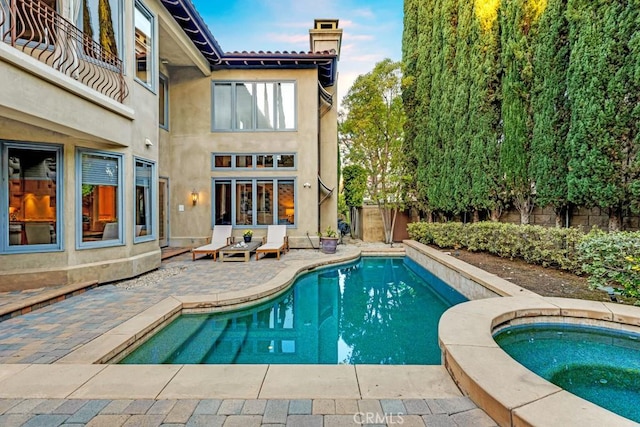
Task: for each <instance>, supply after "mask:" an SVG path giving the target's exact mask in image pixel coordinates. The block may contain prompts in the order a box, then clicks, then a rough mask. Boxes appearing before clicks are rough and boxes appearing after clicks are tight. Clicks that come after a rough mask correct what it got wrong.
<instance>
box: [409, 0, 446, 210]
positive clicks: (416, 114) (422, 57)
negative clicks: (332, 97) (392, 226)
mask: <svg viewBox="0 0 640 427" xmlns="http://www.w3.org/2000/svg"><path fill="white" fill-rule="evenodd" d="M411 1H412V2H414V3H417V4H418V5H417V9H418V10H417V20H418V22H417V25H416V31H417V33H418V34H417V44H416V49H417V53H416V64H415V67H407V69H406V72H407V73H408V74H406V75H405V77H404V78H405V80H409V79H411V80H413V82H414V84H415V96H414V99H415V107H414V109H413V112H412V114H411V115H410V116H409V117H407V121H406V123H407V127H406V128H407V129H411V131H409V133H408V137H409V138H410V139H409V141H408V144H410V146H411V147H412V149H413V150H412V151H411V154H412V156H413V158H414V159H415V160H414V161H413V162H412V164H408V165H407V168H408V170H410V171H411V172H412V174H411V175H412V176H413V177H414V181H415V191H416V199H417V201H418V205H419V207H420V208H421V209H422V210H423V211H425V213H426V217H427V220H428V221H429V222H430V221H432V220H433V215H432V211H433V209H434V208H435V206H434V203H433V202H432V200H431V199H430V198H429V189H430V188H431V185H432V184H431V181H432V179H433V178H432V174H431V170H430V168H429V165H430V159H431V157H432V155H433V154H434V147H433V144H432V143H431V140H432V139H431V137H430V130H429V126H430V120H429V117H430V114H429V111H430V108H431V99H432V96H433V95H432V92H433V90H432V85H431V83H432V79H433V75H434V68H435V65H434V60H435V56H436V54H437V51H436V50H435V49H433V45H434V41H433V37H436V35H437V34H436V33H435V29H434V11H435V10H436V8H437V7H439V4H440V1H439V0H431V1H419V0H411ZM411 16H412V15H409V17H407V15H405V19H410V18H411ZM405 31H406V27H405ZM411 36H412V34H410V35H409V37H411ZM410 53H411V52H410V51H407V54H406V55H408V54H410ZM406 55H405V57H406ZM409 81H410V80H409ZM410 95H411V94H409V96H410Z"/></svg>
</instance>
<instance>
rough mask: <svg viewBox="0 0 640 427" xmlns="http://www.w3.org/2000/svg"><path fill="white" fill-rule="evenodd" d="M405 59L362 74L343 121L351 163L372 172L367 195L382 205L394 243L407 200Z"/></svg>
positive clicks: (345, 103)
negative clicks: (404, 190) (402, 66)
mask: <svg viewBox="0 0 640 427" xmlns="http://www.w3.org/2000/svg"><path fill="white" fill-rule="evenodd" d="M400 81H401V73H400V63H398V62H393V61H391V60H390V59H385V60H383V61H381V62H379V63H377V64H376V65H375V67H374V69H373V70H372V71H371V72H369V73H367V74H363V75H360V76H358V78H357V79H356V81H355V82H354V83H353V86H351V89H349V92H348V93H347V95H346V96H345V97H344V100H343V106H344V107H345V109H346V111H347V113H346V115H345V116H344V119H343V121H342V122H341V123H340V125H339V126H340V135H341V143H342V144H343V145H345V146H347V148H348V152H347V153H346V159H345V160H346V161H347V163H351V164H357V165H361V166H362V167H363V168H364V169H365V170H366V172H367V177H368V179H367V191H366V192H367V195H368V196H369V198H370V199H371V200H372V201H373V202H374V203H376V204H377V205H378V208H379V211H380V214H381V216H382V222H383V225H384V232H385V242H386V243H391V242H392V239H393V228H394V226H395V220H396V215H397V211H398V208H400V207H401V205H402V200H401V195H402V183H403V176H402V171H403V168H402V164H401V160H402V146H403V127H404V121H405V116H404V110H403V107H402V97H401V90H400Z"/></svg>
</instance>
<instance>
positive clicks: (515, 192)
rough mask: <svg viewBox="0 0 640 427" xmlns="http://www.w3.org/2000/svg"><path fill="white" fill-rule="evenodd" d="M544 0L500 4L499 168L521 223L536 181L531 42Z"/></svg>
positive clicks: (525, 218)
mask: <svg viewBox="0 0 640 427" xmlns="http://www.w3.org/2000/svg"><path fill="white" fill-rule="evenodd" d="M539 2H540V3H546V2H545V1H544V0H511V1H507V2H504V3H503V5H502V7H501V14H500V15H501V24H502V25H501V28H502V41H501V43H502V63H503V67H504V74H503V77H502V94H503V99H502V122H503V126H504V139H503V141H502V145H501V147H500V169H501V172H502V174H503V176H504V177H505V179H506V186H507V188H508V189H509V191H510V192H511V196H512V202H513V204H514V206H515V207H516V209H518V211H519V212H520V222H521V223H522V224H528V223H529V215H530V213H531V210H532V209H533V203H534V202H533V194H532V190H533V182H532V179H531V178H530V175H529V163H530V157H531V151H530V147H531V138H532V135H533V114H532V110H531V87H532V85H533V65H532V56H533V52H532V50H533V49H532V45H533V39H534V37H535V31H536V21H537V19H538V17H539V16H540V15H539V14H540V12H541V9H540V8H539V7H538V6H539V5H541V4H540V3H539Z"/></svg>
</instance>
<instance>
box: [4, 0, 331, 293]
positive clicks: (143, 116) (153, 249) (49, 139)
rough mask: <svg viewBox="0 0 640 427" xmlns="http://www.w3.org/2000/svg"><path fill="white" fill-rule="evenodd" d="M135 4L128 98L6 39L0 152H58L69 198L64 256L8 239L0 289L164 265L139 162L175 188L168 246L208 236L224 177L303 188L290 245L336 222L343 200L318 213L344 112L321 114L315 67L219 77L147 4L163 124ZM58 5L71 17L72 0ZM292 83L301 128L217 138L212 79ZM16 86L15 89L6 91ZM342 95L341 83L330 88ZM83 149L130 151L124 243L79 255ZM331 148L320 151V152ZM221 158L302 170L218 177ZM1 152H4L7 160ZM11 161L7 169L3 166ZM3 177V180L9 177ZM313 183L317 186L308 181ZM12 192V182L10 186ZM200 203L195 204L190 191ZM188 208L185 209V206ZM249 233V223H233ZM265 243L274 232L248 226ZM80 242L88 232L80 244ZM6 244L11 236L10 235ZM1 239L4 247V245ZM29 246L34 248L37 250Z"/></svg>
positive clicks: (128, 42) (304, 242) (128, 46)
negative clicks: (138, 63)
mask: <svg viewBox="0 0 640 427" xmlns="http://www.w3.org/2000/svg"><path fill="white" fill-rule="evenodd" d="M134 3H135V2H129V1H124V0H123V2H122V4H123V7H124V16H123V18H122V22H123V23H124V26H123V29H122V31H123V36H122V40H123V49H122V51H123V54H122V55H121V58H122V59H123V60H124V64H125V76H124V78H125V82H126V85H127V87H128V90H129V95H128V97H127V98H126V99H125V100H124V101H123V102H122V103H119V102H117V101H114V100H113V99H111V98H108V97H106V96H104V95H101V94H99V93H98V92H96V91H94V90H93V89H90V88H88V87H85V86H84V85H82V84H81V83H79V82H77V81H75V80H74V79H73V78H71V77H68V76H66V75H64V74H62V73H60V72H58V71H57V70H55V69H53V68H51V67H49V66H48V65H46V64H42V63H40V62H38V61H37V60H35V59H33V58H31V57H30V56H28V55H26V54H24V53H22V52H21V51H19V50H17V49H14V48H13V47H11V46H9V45H7V44H5V43H1V42H0V81H2V82H3V84H2V85H0V145H2V144H14V145H16V144H17V146H19V147H20V146H22V145H23V144H24V146H25V147H26V146H29V145H31V144H43V145H44V146H45V147H47V146H49V145H51V146H59V147H61V152H62V154H61V159H60V160H61V163H62V164H58V168H59V171H60V172H59V175H58V179H60V180H61V181H62V182H58V183H57V185H59V186H61V188H62V191H61V192H60V193H59V195H58V200H57V204H58V206H61V211H60V212H59V215H58V217H57V221H58V224H59V225H58V234H57V239H59V241H60V242H61V244H60V247H59V248H57V249H50V248H45V249H41V248H40V249H39V248H29V247H25V250H24V251H22V252H20V253H17V252H11V251H7V250H4V249H3V248H7V247H9V243H8V242H9V236H6V235H5V236H2V237H0V291H4V290H18V289H27V288H30V287H41V286H53V285H63V284H68V283H77V282H83V281H94V280H95V281H98V282H101V283H104V282H111V281H115V280H120V279H124V278H129V277H132V276H136V275H139V274H141V273H144V272H147V271H150V270H152V269H155V268H157V267H158V266H159V265H160V247H159V242H158V227H159V224H158V219H159V205H158V199H157V193H156V194H155V197H154V199H153V200H152V216H153V221H152V223H153V233H154V234H153V235H154V236H155V238H151V239H148V240H145V241H136V237H135V233H136V228H135V224H136V222H135V206H136V201H135V197H136V180H135V160H136V159H141V160H143V161H145V162H149V163H151V164H153V165H154V166H155V170H154V173H153V175H154V176H153V185H154V186H155V188H154V190H156V191H157V187H158V177H162V178H166V179H168V181H169V193H168V194H169V212H168V218H169V221H170V222H169V224H168V229H169V235H168V239H169V245H173V246H186V247H192V246H196V245H199V244H201V243H204V242H205V240H206V239H207V238H208V237H210V236H211V227H212V224H213V222H212V203H211V195H212V180H213V179H214V178H216V177H225V176H235V177H245V176H246V177H251V178H260V177H263V176H264V177H269V178H270V177H285V178H287V179H293V180H294V183H295V190H294V191H295V195H296V200H295V211H296V214H295V219H296V221H295V224H294V225H290V226H288V230H287V234H288V235H289V238H290V245H291V247H311V244H312V243H311V242H310V239H309V238H308V237H307V235H309V236H310V237H311V240H312V241H314V242H315V246H316V247H317V237H316V232H317V231H318V230H319V229H320V225H321V224H322V225H323V226H326V225H329V224H331V225H332V226H334V227H335V224H336V221H337V194H334V195H333V196H332V197H330V198H328V199H327V200H326V201H325V202H324V203H323V204H322V207H321V212H320V210H319V207H318V200H319V197H320V195H321V194H322V193H321V192H320V189H319V185H318V180H317V177H318V172H319V171H320V174H321V175H322V178H323V180H324V181H325V182H327V183H328V184H329V185H331V186H333V185H337V116H336V111H335V107H334V108H333V109H332V110H330V111H329V112H328V113H327V114H325V115H324V116H323V117H322V118H321V119H319V117H318V110H319V108H318V105H319V101H318V70H317V69H313V68H307V69H290V70H287V69H277V70H276V69H262V70H259V69H246V70H220V71H214V72H210V71H209V69H208V67H209V64H208V62H207V60H206V59H204V57H203V56H202V54H201V53H200V51H199V50H198V49H196V48H195V46H194V45H193V44H192V43H191V41H190V40H189V39H188V38H187V37H186V36H185V34H184V32H183V31H182V30H181V29H180V28H179V26H178V25H177V24H176V22H175V20H174V19H173V17H172V16H171V15H170V14H169V13H168V12H167V10H166V9H165V8H164V7H163V6H162V5H161V4H160V3H159V2H158V1H156V0H145V1H144V2H143V3H144V6H145V7H146V8H147V9H148V10H149V11H150V12H151V14H152V15H153V18H154V23H155V24H154V25H155V28H154V33H155V35H156V38H155V39H154V40H153V42H154V43H155V47H156V49H155V50H154V56H153V57H152V59H153V63H154V64H155V67H157V68H156V70H155V72H156V77H157V73H158V72H159V73H162V74H163V75H164V76H166V77H167V78H168V82H169V83H168V84H169V98H168V105H169V123H168V129H162V128H160V127H159V125H158V102H159V98H158V91H157V78H156V79H154V80H155V82H154V87H153V88H151V89H150V88H148V87H146V86H144V85H142V84H141V83H140V82H138V81H136V80H135V78H134V76H135V74H136V70H135V61H134V46H133V45H134V43H133V41H134V28H133V22H134V18H133V15H134ZM60 10H67V7H66V1H64V0H63V1H62V2H61V7H60ZM212 80H233V81H244V80H246V81H260V80H271V81H295V82H296V89H297V96H296V107H297V127H296V129H295V130H291V131H282V132H275V131H270V132H212V131H211V108H212V106H211V82H212ZM6 83H8V84H6ZM329 89H330V90H331V91H333V92H334V94H335V87H334V88H329ZM78 149H88V150H96V151H99V152H104V153H108V154H117V155H121V156H122V162H121V168H122V180H121V182H120V184H119V185H120V186H121V190H122V199H121V201H122V214H121V216H120V217H119V218H118V221H119V222H121V223H122V224H123V228H122V231H123V240H122V243H121V244H117V245H110V246H105V247H92V248H81V247H79V245H78V244H77V241H78V239H80V240H82V237H81V236H82V224H77V222H78V220H77V218H78V212H79V209H81V206H82V201H81V199H80V198H79V194H80V193H81V191H80V187H81V186H80V183H79V182H77V178H76V177H77V176H79V175H78V174H79V173H80V172H79V169H80V166H79V165H80V163H79V162H78V157H79V154H78V151H77V150H78ZM319 150H321V151H322V154H320V153H319ZM213 152H232V153H269V152H273V153H280V152H287V153H295V154H296V162H297V166H296V167H295V169H293V170H275V171H274V170H272V171H270V172H269V171H267V172H263V171H258V170H254V171H252V172H248V173H247V172H243V173H242V175H240V174H239V173H238V172H237V171H220V170H216V171H214V170H212V163H211V161H212V153H213ZM2 156H4V154H2V153H0V160H2V161H3V162H4V161H5V159H3V158H2ZM1 164H5V163H1ZM0 172H1V173H0V175H1V180H2V181H8V180H6V179H5V177H6V174H5V172H4V171H0ZM305 183H309V184H311V187H310V188H307V187H306V186H304V184H305ZM1 184H2V187H1V188H2V189H3V191H4V189H5V188H7V185H8V184H7V183H6V182H1ZM194 189H195V190H196V191H197V192H198V196H199V200H198V203H197V204H196V205H195V206H194V205H192V203H191V192H192V190H194ZM3 197H4V196H2V194H0V208H1V211H0V221H3V222H5V223H8V222H9V213H8V211H9V209H8V204H9V202H8V201H6V200H4V201H2V200H3ZM180 205H182V206H183V207H184V210H180V209H179V206H180ZM234 228H235V229H234V235H236V236H240V235H241V234H242V232H243V230H244V229H243V228H241V227H234ZM251 228H252V229H253V230H254V232H255V234H254V236H256V238H260V237H261V236H263V235H264V234H266V227H251ZM79 236H80V237H79ZM3 239H4V240H3ZM3 242H4V246H2V243H3ZM31 249H32V250H31Z"/></svg>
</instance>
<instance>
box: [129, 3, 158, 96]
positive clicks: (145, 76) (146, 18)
mask: <svg viewBox="0 0 640 427" xmlns="http://www.w3.org/2000/svg"><path fill="white" fill-rule="evenodd" d="M134 24H135V40H134V46H135V48H134V50H135V64H136V65H135V66H136V74H135V75H136V80H138V81H139V82H140V83H142V84H143V85H145V86H147V87H148V88H149V89H152V90H153V89H154V87H153V86H154V85H153V81H154V79H153V77H154V72H153V70H154V61H153V58H154V52H153V49H154V45H153V40H154V31H153V30H154V17H153V15H152V14H151V12H150V11H149V9H147V8H146V7H145V6H144V5H143V4H142V3H141V2H139V1H136V7H135V11H134Z"/></svg>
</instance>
